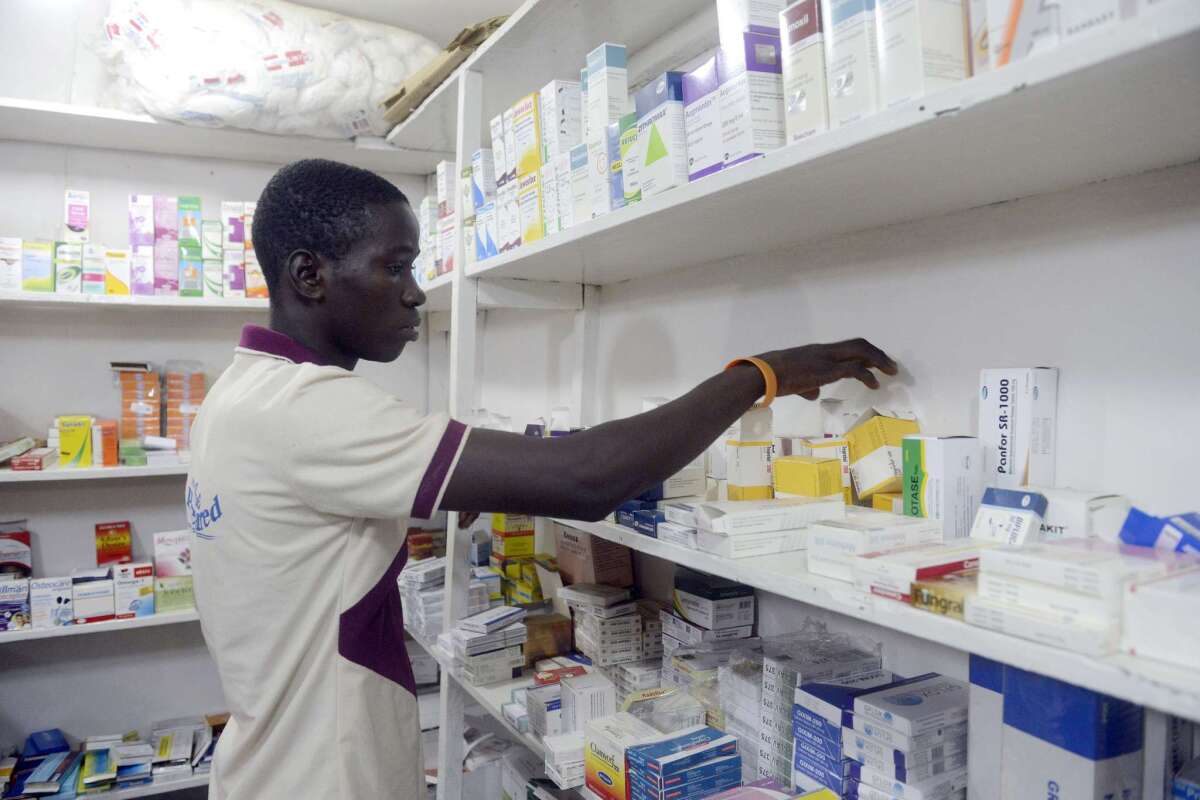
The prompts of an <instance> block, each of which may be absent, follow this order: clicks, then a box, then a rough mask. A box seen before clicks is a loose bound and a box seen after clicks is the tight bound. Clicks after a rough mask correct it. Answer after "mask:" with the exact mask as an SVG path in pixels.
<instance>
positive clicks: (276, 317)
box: [270, 303, 358, 370]
mask: <svg viewBox="0 0 1200 800" xmlns="http://www.w3.org/2000/svg"><path fill="white" fill-rule="evenodd" d="M270 328H271V330H273V331H275V332H276V333H282V334H283V335H284V336H287V337H289V338H291V339H293V340H295V341H297V342H299V343H300V344H302V345H304V346H305V347H307V348H308V349H309V350H312V351H313V352H314V353H316V354H317V355H319V356H321V358H322V360H324V361H325V362H326V363H327V364H332V365H334V366H336V367H341V368H342V369H345V370H353V369H354V368H355V367H356V366H358V358H357V357H355V356H353V355H351V354H349V353H346V352H344V351H343V350H342V349H341V348H339V347H338V346H337V345H335V344H334V343H333V342H332V341H331V340H330V338H329V337H328V336H325V335H324V334H323V332H321V331H319V330H316V326H314V325H313V324H312V323H311V321H310V320H307V319H302V318H297V316H296V315H294V314H290V313H288V312H287V310H286V309H283V308H277V307H276V306H275V304H274V303H272V304H271V321H270Z"/></svg>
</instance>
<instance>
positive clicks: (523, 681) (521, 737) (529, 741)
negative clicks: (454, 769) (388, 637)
mask: <svg viewBox="0 0 1200 800" xmlns="http://www.w3.org/2000/svg"><path fill="white" fill-rule="evenodd" d="M408 635H409V636H411V637H412V638H413V639H414V640H415V641H416V642H417V644H419V645H421V646H422V647H424V648H425V650H426V652H428V653H429V654H430V655H431V656H433V657H434V659H436V660H437V662H438V664H439V665H441V668H442V675H447V676H449V677H451V678H452V679H453V680H454V681H455V682H456V683H457V684H458V685H459V686H461V687H463V689H465V690H466V692H467V694H469V695H471V697H472V698H474V700H475V702H476V703H478V704H479V705H480V706H482V707H483V709H484V710H485V711H487V712H488V713H489V714H491V715H492V716H493V717H495V718H496V720H497V721H498V722H499V723H500V724H501V725H503V726H504V729H505V730H507V731H508V733H509V735H510V736H512V737H513V739H514V741H518V742H520V743H521V744H523V745H525V746H526V747H528V748H529V749H530V750H532V751H533V752H534V753H536V754H537V755H538V756H539V757H541V758H545V756H546V748H545V745H543V744H542V740H541V738H539V737H538V735H537V734H536V733H533V732H532V731H530V732H529V733H521V732H520V731H519V730H517V729H516V728H515V727H513V725H512V723H511V722H509V721H508V720H506V719H505V718H504V713H503V712H502V711H501V710H500V706H501V704H503V703H507V702H508V700H509V698H510V697H512V691H513V689H522V688H527V687H530V686H533V678H532V676H530V677H524V676H523V677H520V678H517V679H515V680H510V681H504V682H503V683H494V684H491V685H490V686H475V685H474V684H472V683H470V682H468V681H465V680H463V679H462V677H461V676H460V675H459V674H458V672H457V671H456V669H455V663H454V659H453V658H452V657H451V656H450V654H449V653H447V652H446V651H445V650H443V649H442V648H440V647H438V646H437V644H435V643H433V642H430V641H427V640H425V639H423V638H420V637H418V636H416V635H415V634H413V633H412V631H409V632H408Z"/></svg>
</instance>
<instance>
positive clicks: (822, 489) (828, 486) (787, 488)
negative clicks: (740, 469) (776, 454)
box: [771, 456, 842, 497]
mask: <svg viewBox="0 0 1200 800" xmlns="http://www.w3.org/2000/svg"><path fill="white" fill-rule="evenodd" d="M771 469H772V471H773V473H774V476H775V492H776V494H778V493H779V492H783V493H784V494H792V495H800V496H801V497H828V496H829V495H833V494H837V495H840V494H841V493H842V462H841V461H840V460H839V459H836V458H820V457H817V456H783V457H781V458H777V459H775V462H774V464H772V465H771Z"/></svg>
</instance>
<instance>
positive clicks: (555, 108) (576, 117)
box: [540, 81, 583, 164]
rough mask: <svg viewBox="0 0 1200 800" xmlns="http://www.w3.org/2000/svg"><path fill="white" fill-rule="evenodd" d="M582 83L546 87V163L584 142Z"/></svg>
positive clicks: (543, 103)
mask: <svg viewBox="0 0 1200 800" xmlns="http://www.w3.org/2000/svg"><path fill="white" fill-rule="evenodd" d="M580 100H581V94H580V87H579V82H578V81H550V82H549V83H547V84H546V85H545V86H543V87H542V91H541V97H540V103H541V132H542V163H543V164H548V163H550V161H551V160H552V159H554V158H556V157H558V156H559V155H561V154H563V153H569V152H571V148H572V147H574V146H575V145H577V144H579V143H580V142H581V141H583V128H582V123H583V109H582V107H581V106H580Z"/></svg>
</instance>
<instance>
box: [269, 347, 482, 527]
mask: <svg viewBox="0 0 1200 800" xmlns="http://www.w3.org/2000/svg"><path fill="white" fill-rule="evenodd" d="M287 405H288V407H287V409H286V410H281V411H283V413H281V414H280V415H279V418H281V419H283V420H286V425H287V427H288V428H290V430H285V431H280V437H279V439H277V441H283V442H285V443H286V444H284V452H282V453H280V454H279V455H280V457H281V464H282V469H283V470H284V474H285V476H287V477H286V480H287V482H288V483H289V484H290V486H291V487H292V489H293V490H294V491H295V492H296V493H297V495H298V496H299V497H300V498H301V499H302V500H303V501H304V502H306V503H307V504H308V505H309V506H311V507H312V508H314V509H316V510H317V511H321V512H323V513H328V514H340V515H343V516H349V517H365V518H369V519H390V518H395V517H405V516H407V517H416V518H420V519H427V518H429V517H431V516H433V513H434V511H436V510H437V507H438V503H439V502H440V501H441V498H442V492H443V491H444V490H445V487H446V483H447V482H448V481H449V479H450V475H451V474H452V472H453V470H454V466H455V465H456V464H457V463H458V457H459V454H460V453H461V452H462V448H463V445H464V444H465V442H466V440H467V434H468V428H467V426H466V425H463V424H462V423H461V422H458V421H457V420H454V419H451V418H450V416H449V415H447V414H430V415H422V414H420V413H419V412H417V411H416V410H415V409H413V408H411V407H408V406H406V405H404V403H403V402H402V401H401V400H400V399H399V398H396V397H393V396H391V395H389V394H387V393H386V392H384V391H383V390H382V389H380V388H379V387H377V386H375V385H374V384H373V383H371V382H370V381H369V380H367V379H366V378H362V377H360V376H357V375H354V374H352V373H336V372H332V371H329V372H328V374H325V372H324V371H323V373H322V374H321V375H319V376H317V378H316V379H315V380H311V381H304V382H303V383H302V385H301V386H299V387H298V388H297V390H296V391H295V392H294V393H292V394H291V395H290V397H288V403H287Z"/></svg>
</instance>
